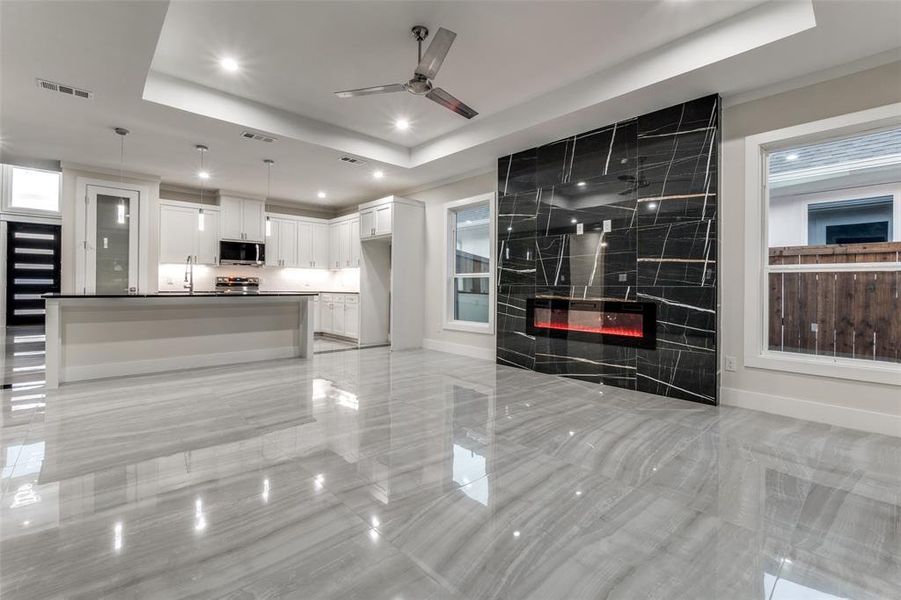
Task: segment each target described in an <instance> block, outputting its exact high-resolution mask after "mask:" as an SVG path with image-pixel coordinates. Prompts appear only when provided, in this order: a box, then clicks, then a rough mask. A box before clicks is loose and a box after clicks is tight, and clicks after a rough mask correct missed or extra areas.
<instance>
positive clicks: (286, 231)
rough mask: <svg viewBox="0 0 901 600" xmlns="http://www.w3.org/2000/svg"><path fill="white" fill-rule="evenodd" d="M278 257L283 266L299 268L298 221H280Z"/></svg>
mask: <svg viewBox="0 0 901 600" xmlns="http://www.w3.org/2000/svg"><path fill="white" fill-rule="evenodd" d="M278 230H279V231H278V256H279V258H280V259H281V266H283V267H296V266H297V221H289V220H287V219H285V220H280V221H279V224H278Z"/></svg>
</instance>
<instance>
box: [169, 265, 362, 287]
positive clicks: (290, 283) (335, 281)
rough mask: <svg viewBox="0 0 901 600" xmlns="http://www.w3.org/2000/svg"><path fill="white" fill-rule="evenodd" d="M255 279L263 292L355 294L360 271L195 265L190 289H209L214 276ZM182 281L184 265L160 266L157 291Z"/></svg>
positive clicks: (214, 281) (358, 285)
mask: <svg viewBox="0 0 901 600" xmlns="http://www.w3.org/2000/svg"><path fill="white" fill-rule="evenodd" d="M225 276H235V277H259V278H260V289H261V290H263V291H304V290H311V291H319V292H359V291H360V270H359V269H341V270H338V271H329V270H326V269H290V268H266V267H262V268H260V267H243V266H227V267H214V266H208V265H197V266H195V267H194V289H195V290H197V291H208V290H212V289H214V288H215V286H216V277H225ZM184 281H185V265H184V264H161V265H160V269H159V290H160V291H161V292H172V291H182V290H183V289H184V287H183V285H184Z"/></svg>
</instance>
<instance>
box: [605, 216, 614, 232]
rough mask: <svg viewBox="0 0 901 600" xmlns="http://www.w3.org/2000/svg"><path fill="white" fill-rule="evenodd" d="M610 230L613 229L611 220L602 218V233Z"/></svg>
mask: <svg viewBox="0 0 901 600" xmlns="http://www.w3.org/2000/svg"><path fill="white" fill-rule="evenodd" d="M611 231H613V221H611V220H610V219H604V233H610V232H611Z"/></svg>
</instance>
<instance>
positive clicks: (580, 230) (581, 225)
mask: <svg viewBox="0 0 901 600" xmlns="http://www.w3.org/2000/svg"><path fill="white" fill-rule="evenodd" d="M583 233H585V224H584V223H576V235H582V234H583Z"/></svg>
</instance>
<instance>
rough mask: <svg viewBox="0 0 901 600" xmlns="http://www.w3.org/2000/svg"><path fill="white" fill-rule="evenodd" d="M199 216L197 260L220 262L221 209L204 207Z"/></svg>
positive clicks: (213, 263) (211, 262)
mask: <svg viewBox="0 0 901 600" xmlns="http://www.w3.org/2000/svg"><path fill="white" fill-rule="evenodd" d="M197 218H198V225H197V229H198V231H197V252H196V255H197V262H198V263H199V264H201V265H215V264H219V211H218V210H210V209H208V208H204V209H203V212H202V213H200V214H199V215H198V217H197Z"/></svg>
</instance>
